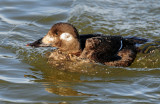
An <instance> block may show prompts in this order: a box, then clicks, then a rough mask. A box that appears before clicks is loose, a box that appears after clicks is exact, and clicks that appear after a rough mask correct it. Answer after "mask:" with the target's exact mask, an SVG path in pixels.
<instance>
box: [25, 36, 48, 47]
mask: <svg viewBox="0 0 160 104" xmlns="http://www.w3.org/2000/svg"><path fill="white" fill-rule="evenodd" d="M42 39H43V38H41V39H38V40H37V41H35V42H33V43H29V44H27V45H26V46H31V47H50V46H51V44H45V43H43V42H42Z"/></svg>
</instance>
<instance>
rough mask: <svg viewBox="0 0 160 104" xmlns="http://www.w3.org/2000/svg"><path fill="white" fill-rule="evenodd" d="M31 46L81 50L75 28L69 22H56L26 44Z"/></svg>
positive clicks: (72, 51) (75, 51)
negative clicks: (41, 34) (39, 37)
mask: <svg viewBox="0 0 160 104" xmlns="http://www.w3.org/2000/svg"><path fill="white" fill-rule="evenodd" d="M28 46H32V47H48V46H50V47H57V48H58V49H59V50H61V51H64V52H69V53H77V52H81V46H80V41H79V34H78V31H77V29H76V28H75V27H74V26H73V25H71V24H69V23H57V24H55V25H53V26H52V28H51V29H50V30H49V31H48V33H47V34H46V35H45V36H44V37H43V38H41V39H39V40H37V41H35V42H33V43H30V44H28Z"/></svg>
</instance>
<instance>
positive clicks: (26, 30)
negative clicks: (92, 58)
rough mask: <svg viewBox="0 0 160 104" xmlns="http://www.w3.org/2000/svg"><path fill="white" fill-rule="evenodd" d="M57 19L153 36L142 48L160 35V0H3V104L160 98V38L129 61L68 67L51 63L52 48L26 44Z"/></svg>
mask: <svg viewBox="0 0 160 104" xmlns="http://www.w3.org/2000/svg"><path fill="white" fill-rule="evenodd" d="M57 22H69V23H71V24H73V25H74V26H75V27H76V28H77V29H78V30H79V33H80V34H84V33H103V34H106V35H122V36H138V37H143V38H148V39H150V42H148V43H147V44H145V45H142V46H140V47H141V48H143V47H145V46H146V45H148V44H155V42H152V41H160V1H159V0H58V1H56V0H52V1H51V0H1V1H0V104H107V103H108V104H141V103H142V104H158V103H159V102H160V53H159V50H160V48H159V47H160V44H159V43H156V45H157V46H150V47H149V49H151V50H152V52H150V53H148V54H147V53H145V54H142V53H139V54H138V55H137V57H136V60H135V61H134V63H133V64H132V65H131V66H130V67H107V66H103V65H99V64H97V65H92V64H85V65H82V66H80V67H77V69H82V70H83V72H77V71H75V72H70V71H64V70H62V67H54V66H50V65H48V64H47V59H46V58H45V53H46V52H47V51H49V50H51V48H36V49H35V48H31V47H26V44H27V43H29V42H33V41H35V40H37V39H39V38H40V37H43V36H44V35H45V34H46V33H47V31H48V30H49V29H50V28H51V26H52V25H53V24H55V23H57ZM149 49H148V50H149ZM74 68H75V69H76V67H74ZM63 69H65V66H63Z"/></svg>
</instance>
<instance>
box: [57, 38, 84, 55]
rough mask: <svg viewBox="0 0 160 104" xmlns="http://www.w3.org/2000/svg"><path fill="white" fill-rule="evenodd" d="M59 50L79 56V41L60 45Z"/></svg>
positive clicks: (80, 51)
mask: <svg viewBox="0 0 160 104" xmlns="http://www.w3.org/2000/svg"><path fill="white" fill-rule="evenodd" d="M59 50H60V51H63V52H66V53H68V54H72V55H76V56H80V54H81V53H82V48H81V45H80V41H79V39H75V40H72V42H66V43H65V42H64V43H62V44H61V48H59Z"/></svg>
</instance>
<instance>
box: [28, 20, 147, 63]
mask: <svg viewBox="0 0 160 104" xmlns="http://www.w3.org/2000/svg"><path fill="white" fill-rule="evenodd" d="M146 41H147V40H146V39H139V38H136V37H122V36H107V35H103V34H84V35H79V34H78V31H77V29H76V28H75V27H74V26H73V25H71V24H69V23H57V24H55V25H53V26H52V28H51V29H50V30H49V32H48V33H47V35H45V36H44V37H43V38H41V39H39V40H37V41H35V42H33V43H30V44H28V46H33V47H46V46H47V47H48V46H51V47H57V48H58V49H57V50H56V51H53V52H52V54H50V56H49V58H53V59H54V60H65V59H72V57H74V58H75V57H76V58H78V59H82V60H83V59H88V60H90V62H99V63H102V64H105V65H108V66H129V65H131V63H132V62H133V61H134V59H135V57H136V54H137V52H138V50H137V47H136V46H135V44H142V43H145V42H146Z"/></svg>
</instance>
